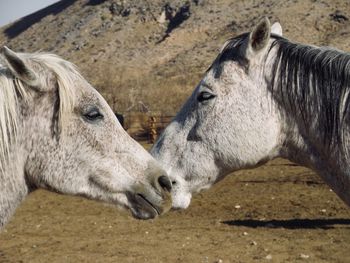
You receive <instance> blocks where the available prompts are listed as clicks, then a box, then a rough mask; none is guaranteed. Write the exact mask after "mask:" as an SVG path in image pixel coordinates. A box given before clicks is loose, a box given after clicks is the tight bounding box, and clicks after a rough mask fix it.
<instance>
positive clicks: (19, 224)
mask: <svg viewBox="0 0 350 263" xmlns="http://www.w3.org/2000/svg"><path fill="white" fill-rule="evenodd" d="M349 244H350V210H349V209H348V208H347V207H346V206H345V205H344V204H343V203H342V202H341V201H340V200H339V198H338V197H337V196H336V195H335V194H334V193H333V192H332V191H330V189H329V188H328V187H327V186H326V185H325V184H324V183H323V182H322V181H321V180H320V179H319V178H318V177H317V176H316V175H315V174H314V173H313V172H311V171H310V170H308V169H306V168H303V167H300V166H296V165H294V164H291V163H290V162H288V161H286V160H282V159H277V160H274V161H273V162H270V163H268V164H267V165H264V166H262V167H260V168H257V169H254V170H245V171H240V172H237V173H235V174H233V175H231V176H229V177H228V178H226V179H225V180H223V181H222V182H220V183H218V184H217V185H216V186H214V187H213V188H212V189H210V190H209V191H206V192H203V193H200V194H197V195H196V196H195V197H194V199H193V201H192V203H191V205H190V207H189V208H188V209H187V210H185V211H172V212H170V213H168V214H166V215H164V216H162V217H160V218H158V219H156V220H150V221H139V220H136V219H133V218H132V217H131V216H130V214H129V213H127V212H123V211H120V210H118V209H115V208H114V207H111V206H108V205H104V204H101V203H97V202H94V201H89V200H84V199H82V198H77V197H69V196H62V195H57V194H53V193H49V192H47V191H41V190H40V191H37V192H35V193H33V194H32V195H30V196H29V197H28V198H27V200H26V201H25V202H24V203H23V205H22V206H21V207H20V208H19V209H18V210H17V212H16V214H15V217H14V218H13V219H12V220H11V222H10V224H8V225H7V227H6V229H5V230H3V231H2V233H1V234H0V262H51V263H53V262H208V263H214V262H217V263H218V262H244V263H247V262H318V263H321V262H350V250H349Z"/></svg>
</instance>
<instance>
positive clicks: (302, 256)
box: [299, 254, 310, 259]
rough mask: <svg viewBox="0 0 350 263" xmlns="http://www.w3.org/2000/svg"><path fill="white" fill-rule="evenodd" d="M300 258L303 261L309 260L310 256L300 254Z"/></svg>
mask: <svg viewBox="0 0 350 263" xmlns="http://www.w3.org/2000/svg"><path fill="white" fill-rule="evenodd" d="M299 257H300V258H302V259H308V258H309V257H310V256H309V255H306V254H300V255H299Z"/></svg>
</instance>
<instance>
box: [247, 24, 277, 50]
mask: <svg viewBox="0 0 350 263" xmlns="http://www.w3.org/2000/svg"><path fill="white" fill-rule="evenodd" d="M270 34H271V29H270V21H269V19H268V18H267V17H265V18H263V19H262V20H261V21H260V22H259V23H258V24H257V25H256V26H255V27H254V29H253V31H252V32H251V33H250V34H249V40H248V50H247V55H248V56H249V55H254V54H256V53H258V52H259V51H261V50H263V49H264V48H265V47H267V45H268V43H269V40H270Z"/></svg>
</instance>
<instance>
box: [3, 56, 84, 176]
mask: <svg viewBox="0 0 350 263" xmlns="http://www.w3.org/2000/svg"><path fill="white" fill-rule="evenodd" d="M19 55H20V56H21V57H22V58H23V59H25V60H26V62H28V64H29V65H30V64H32V63H33V64H34V65H35V66H36V67H37V66H39V67H40V68H41V69H44V70H40V71H39V72H36V73H37V77H38V78H39V81H38V83H40V85H42V87H44V88H45V89H46V90H49V89H50V88H54V87H50V86H49V85H51V86H52V85H55V83H52V82H51V83H50V79H49V75H48V73H49V72H48V71H51V72H52V73H53V74H54V76H55V77H56V80H57V84H58V85H57V86H58V95H59V112H58V130H59V131H63V130H64V126H65V123H66V118H67V116H68V115H69V114H70V113H71V112H72V110H73V106H74V97H75V96H74V88H73V87H74V86H76V85H77V84H76V83H77V81H85V80H84V78H83V77H82V76H81V75H80V73H79V72H78V70H77V68H76V66H75V65H73V64H72V63H70V62H68V61H66V60H63V59H62V58H60V57H58V56H56V55H53V54H47V53H33V54H27V53H22V54H19ZM1 62H2V61H1V60H0V172H2V171H3V170H4V168H5V164H6V163H7V161H8V159H9V154H10V147H11V145H12V144H13V143H14V141H15V140H16V135H17V130H18V110H19V99H21V101H22V102H23V103H27V102H28V98H29V97H28V96H29V93H28V92H27V89H28V88H29V87H28V86H27V85H26V83H24V82H23V81H21V80H19V79H18V78H16V77H15V76H13V74H11V71H10V70H9V68H8V67H7V66H4V65H2V64H5V63H1ZM47 70H48V71H47ZM34 71H35V70H34Z"/></svg>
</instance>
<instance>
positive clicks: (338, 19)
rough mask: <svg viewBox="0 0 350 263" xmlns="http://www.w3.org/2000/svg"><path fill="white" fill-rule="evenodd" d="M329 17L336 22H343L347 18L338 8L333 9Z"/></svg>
mask: <svg viewBox="0 0 350 263" xmlns="http://www.w3.org/2000/svg"><path fill="white" fill-rule="evenodd" d="M329 16H330V18H331V19H332V20H333V21H335V22H338V23H344V22H345V21H348V20H349V18H348V17H346V16H345V15H344V14H342V12H341V11H340V10H337V11H335V12H334V13H332V14H329Z"/></svg>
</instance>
